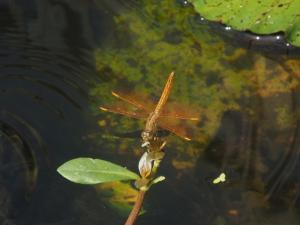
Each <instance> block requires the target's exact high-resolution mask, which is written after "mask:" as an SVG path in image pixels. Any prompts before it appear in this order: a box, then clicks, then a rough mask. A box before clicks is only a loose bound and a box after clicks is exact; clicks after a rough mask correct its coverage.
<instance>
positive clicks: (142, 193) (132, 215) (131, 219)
mask: <svg viewBox="0 0 300 225" xmlns="http://www.w3.org/2000/svg"><path fill="white" fill-rule="evenodd" d="M145 193H146V192H145V191H142V190H140V191H139V193H138V196H137V199H136V201H135V203H134V206H133V208H132V210H131V212H130V214H129V216H128V218H127V221H126V223H125V225H133V224H134V222H135V221H136V218H137V217H138V215H139V212H140V210H141V208H142V204H143V201H144V197H145Z"/></svg>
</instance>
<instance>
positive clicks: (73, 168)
mask: <svg viewBox="0 0 300 225" xmlns="http://www.w3.org/2000/svg"><path fill="white" fill-rule="evenodd" d="M57 172H59V173H60V174H61V175H62V176H63V177H64V178H66V179H68V180H70V181H72V182H74V183H79V184H99V183H104V182H111V181H119V180H136V179H138V178H139V176H138V175H137V174H136V173H134V172H131V171H130V170H128V169H126V168H124V167H122V166H119V165H116V164H114V163H111V162H108V161H105V160H101V159H92V158H77V159H72V160H70V161H68V162H66V163H64V164H63V165H61V166H60V167H59V168H58V169H57Z"/></svg>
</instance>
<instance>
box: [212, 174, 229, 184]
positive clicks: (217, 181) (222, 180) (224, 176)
mask: <svg viewBox="0 0 300 225" xmlns="http://www.w3.org/2000/svg"><path fill="white" fill-rule="evenodd" d="M225 181H226V174H225V173H221V174H220V175H219V176H218V177H217V178H216V179H214V180H213V184H218V183H221V182H225Z"/></svg>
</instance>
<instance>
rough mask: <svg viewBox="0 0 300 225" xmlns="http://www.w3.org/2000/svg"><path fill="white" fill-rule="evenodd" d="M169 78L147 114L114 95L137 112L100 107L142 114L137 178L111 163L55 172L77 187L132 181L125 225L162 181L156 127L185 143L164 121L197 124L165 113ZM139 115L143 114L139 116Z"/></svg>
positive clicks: (77, 162)
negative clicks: (133, 194)
mask: <svg viewBox="0 0 300 225" xmlns="http://www.w3.org/2000/svg"><path fill="white" fill-rule="evenodd" d="M173 77H174V72H172V73H171V74H170V75H169V78H168V80H167V82H166V85H165V87H164V90H163V92H162V94H161V97H160V99H159V101H158V103H157V104H156V105H155V107H154V108H153V110H152V111H150V112H147V108H149V107H150V106H149V104H148V105H147V104H146V105H145V106H143V105H141V104H142V103H139V102H138V101H136V100H135V99H134V98H132V97H129V96H125V95H124V96H121V95H117V94H116V93H115V92H113V94H114V95H115V96H116V97H117V98H119V99H121V100H123V101H124V102H126V103H128V104H131V105H134V106H135V107H136V108H137V111H133V112H130V111H127V109H126V107H124V106H123V108H120V106H118V107H109V106H107V107H100V109H101V110H103V111H110V112H113V113H119V114H123V115H126V116H129V117H134V118H140V117H143V116H144V114H145V113H147V114H148V118H147V120H146V124H145V128H144V130H143V132H142V133H141V138H142V145H141V147H142V148H143V149H145V152H144V154H143V155H142V156H141V158H140V160H139V163H138V168H139V172H140V176H139V175H137V174H136V173H134V172H132V171H130V170H128V169H126V168H124V167H122V166H119V165H117V164H114V163H112V162H109V161H105V160H100V159H92V158H77V159H72V160H70V161H68V162H66V163H64V164H63V165H62V166H60V167H59V168H58V169H57V171H58V172H59V173H60V174H61V175H62V176H63V177H64V178H66V179H68V180H70V181H72V182H75V183H79V184H99V183H106V182H112V181H127V180H135V187H136V188H137V189H138V190H139V192H138V196H137V199H136V202H135V204H134V207H133V209H132V211H131V213H130V214H129V217H128V219H127V221H126V223H125V225H132V224H133V223H134V222H135V220H136V218H137V216H138V215H139V212H140V209H141V207H142V203H143V200H144V196H145V193H146V191H148V190H149V188H150V187H151V186H152V185H153V184H156V183H158V182H160V181H163V180H164V179H165V177H163V176H158V177H156V172H157V169H158V167H159V165H160V162H161V160H162V159H163V157H164V151H163V148H164V147H165V145H166V141H164V140H163V139H162V138H160V137H158V135H157V127H158V126H160V127H162V128H164V129H166V130H169V131H171V132H173V133H175V134H177V135H178V136H180V137H182V138H183V139H185V140H190V138H187V136H186V135H185V134H186V132H184V131H185V130H184V129H183V128H182V129H180V127H179V126H172V123H170V121H171V120H169V123H166V121H168V117H174V118H175V119H179V120H193V121H197V120H198V118H197V117H196V115H193V114H190V113H186V114H184V113H182V112H181V113H179V112H178V113H177V112H175V113H173V114H172V111H168V110H166V107H165V105H166V103H167V100H168V97H169V94H170V92H171V88H172V84H173ZM143 111H145V112H144V113H143ZM160 117H162V118H163V121H165V122H164V123H163V122H162V120H161V121H160ZM223 180H224V178H223Z"/></svg>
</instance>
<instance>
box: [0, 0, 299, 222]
mask: <svg viewBox="0 0 300 225" xmlns="http://www.w3.org/2000/svg"><path fill="white" fill-rule="evenodd" d="M0 12H1V13H0V23H1V26H0V29H1V32H0V65H1V67H0V71H1V72H0V81H1V82H0V93H1V95H0V104H1V107H0V127H1V129H0V131H1V132H0V143H1V144H0V156H1V158H0V160H1V167H0V168H1V173H0V183H1V185H0V193H1V195H0V196H1V198H0V199H1V213H0V223H1V224H16V225H19V224H21V225H54V224H57V225H58V224H64V225H65V224H66V225H67V224H70V225H71V224H72V225H73V224H82V225H84V224H122V222H123V221H124V219H125V217H126V214H127V213H128V210H129V209H130V204H132V202H133V201H134V197H135V194H136V191H135V190H134V189H133V188H132V185H131V184H125V183H109V184H104V185H99V186H95V187H92V186H82V185H76V184H72V183H70V182H68V181H66V180H64V179H63V178H62V177H61V176H60V175H59V174H58V173H57V172H56V168H57V167H58V166H60V165H61V164H62V163H63V162H65V161H67V160H69V159H72V158H76V157H78V156H90V157H95V158H101V159H106V160H111V161H113V162H116V163H119V164H121V165H124V166H126V167H128V168H129V169H131V170H134V171H137V164H138V159H139V157H140V156H141V154H142V152H141V150H140V148H139V145H140V138H139V135H140V131H141V129H142V127H143V121H138V120H134V119H130V118H125V117H122V116H119V115H115V114H110V113H107V112H100V111H99V110H98V106H99V105H103V104H114V103H115V102H116V99H114V98H113V97H112V96H111V93H110V92H111V90H115V89H122V88H129V89H133V90H135V91H136V92H139V93H145V94H147V95H149V96H155V97H158V96H159V95H160V92H161V90H162V87H163V84H164V82H165V80H166V79H167V75H168V74H169V73H170V72H171V71H173V70H174V71H175V84H174V87H173V90H172V93H171V96H170V100H171V101H175V102H180V103H184V104H185V105H190V106H191V107H194V108H198V109H200V111H201V113H200V117H201V120H200V122H199V123H198V124H197V128H196V129H195V130H194V139H193V140H192V141H191V142H186V141H184V140H181V139H180V138H178V137H176V136H174V135H169V136H166V138H167V140H168V144H167V146H166V157H165V158H164V161H163V163H162V165H161V167H160V169H159V173H160V174H162V175H164V176H166V177H167V179H166V180H165V181H163V182H162V183H160V184H157V185H156V186H154V187H153V188H152V189H151V190H150V192H149V193H148V194H147V195H146V199H145V204H144V210H145V213H144V214H143V215H142V216H141V217H140V218H139V220H138V222H137V224H180V225H181V224H191V225H194V224H195V225H196V224H202V225H203V224H207V225H226V224H243V225H247V224H262V225H267V224H289V225H293V224H298V221H299V215H298V214H299V213H298V211H299V193H300V189H299V187H300V186H299V178H300V177H299V172H298V171H299V140H300V139H299V119H298V118H299V97H298V96H299V90H300V89H299V75H298V74H299V70H300V66H299V65H300V64H299V49H297V48H294V47H291V46H286V43H285V42H284V41H283V39H282V36H281V38H280V41H278V38H276V36H273V37H261V38H260V39H259V40H257V39H256V38H255V36H251V35H250V36H249V34H246V35H245V34H244V35H243V34H242V33H237V32H235V31H232V30H231V29H226V27H225V26H221V25H216V24H213V23H210V22H208V21H205V20H202V19H201V17H200V16H199V15H197V14H195V13H194V11H193V9H192V7H191V6H189V5H188V4H185V3H183V2H181V1H172V0H166V1H156V2H147V1H133V0H132V1H121V0H119V1H118V0H114V1H105V0H101V1H100V0H97V1H83V0H76V1H72V2H71V1H63V0H62V1H47V0H44V1H26V3H25V1H1V4H0ZM222 172H224V173H225V174H226V182H224V183H220V184H217V185H215V184H213V183H212V181H213V180H214V179H215V178H216V177H218V176H219V175H220V173H222Z"/></svg>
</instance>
